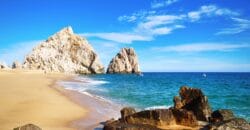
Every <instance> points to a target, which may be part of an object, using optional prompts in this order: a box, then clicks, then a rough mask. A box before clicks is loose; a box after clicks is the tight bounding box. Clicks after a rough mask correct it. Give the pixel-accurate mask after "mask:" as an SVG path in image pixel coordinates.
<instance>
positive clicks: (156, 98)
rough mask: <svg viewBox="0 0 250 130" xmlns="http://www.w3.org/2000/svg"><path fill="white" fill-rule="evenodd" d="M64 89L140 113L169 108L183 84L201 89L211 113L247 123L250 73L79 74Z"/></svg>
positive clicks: (65, 83) (249, 106)
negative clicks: (224, 112)
mask: <svg viewBox="0 0 250 130" xmlns="http://www.w3.org/2000/svg"><path fill="white" fill-rule="evenodd" d="M76 80H79V81H81V82H62V84H63V86H64V87H65V88H66V89H70V90H75V91H79V92H81V93H83V94H86V95H89V96H92V97H95V98H98V99H99V100H103V101H108V102H113V103H116V104H119V105H121V106H132V107H135V108H137V109H139V110H143V109H153V108H168V107H170V106H173V97H174V96H176V95H179V93H178V92H179V88H180V87H181V86H183V85H187V86H190V87H195V88H200V89H201V90H202V91H203V93H204V94H205V95H206V96H207V97H208V101H209V103H210V106H211V108H212V110H216V109H231V110H233V112H234V114H235V115H236V116H238V117H243V118H245V119H247V120H248V121H250V73H212V72H209V73H205V75H204V73H158V72H155V73H151V72H148V73H143V75H141V76H139V75H133V74H100V75H88V76H86V75H82V76H79V77H77V78H76Z"/></svg>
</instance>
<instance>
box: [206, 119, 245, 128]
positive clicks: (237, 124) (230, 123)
mask: <svg viewBox="0 0 250 130" xmlns="http://www.w3.org/2000/svg"><path fill="white" fill-rule="evenodd" d="M206 129H209V130H250V124H249V123H248V122H247V121H246V120H245V119H242V118H233V119H229V120H226V121H221V122H217V123H212V124H210V125H208V126H207V127H206Z"/></svg>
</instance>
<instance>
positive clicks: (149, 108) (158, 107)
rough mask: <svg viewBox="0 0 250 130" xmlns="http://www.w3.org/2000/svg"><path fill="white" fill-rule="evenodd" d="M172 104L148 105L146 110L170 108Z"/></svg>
mask: <svg viewBox="0 0 250 130" xmlns="http://www.w3.org/2000/svg"><path fill="white" fill-rule="evenodd" d="M170 107H171V105H168V106H167V105H162V106H152V107H147V108H145V110H153V109H168V108H170Z"/></svg>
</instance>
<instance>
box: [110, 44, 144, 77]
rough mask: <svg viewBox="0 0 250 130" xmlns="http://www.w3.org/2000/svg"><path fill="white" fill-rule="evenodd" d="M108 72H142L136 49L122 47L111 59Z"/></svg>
mask: <svg viewBox="0 0 250 130" xmlns="http://www.w3.org/2000/svg"><path fill="white" fill-rule="evenodd" d="M107 73H140V67H139V62H138V58H137V55H136V53H135V50H134V49H133V48H122V49H121V51H120V52H119V53H118V54H117V55H116V56H115V57H114V58H113V59H112V60H111V61H110V63H109V66H108V69H107Z"/></svg>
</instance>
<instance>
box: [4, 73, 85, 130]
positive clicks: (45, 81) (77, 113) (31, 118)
mask: <svg viewBox="0 0 250 130" xmlns="http://www.w3.org/2000/svg"><path fill="white" fill-rule="evenodd" d="M66 78H68V77H67V76H65V75H62V74H43V73H42V72H39V71H18V70H14V71H13V70H11V71H6V70H1V71H0V103H1V107H0V129H1V130H12V129H13V128H15V127H18V126H21V125H25V124H27V123H33V124H36V125H38V126H39V127H41V128H42V129H46V130H73V129H74V128H72V125H71V122H72V121H74V120H77V119H81V118H83V117H84V116H85V115H86V113H87V109H84V108H83V107H81V106H80V105H79V104H77V103H75V102H73V101H72V100H71V99H69V98H67V97H66V96H65V95H63V94H62V93H60V92H59V91H57V90H55V89H53V87H52V86H53V84H54V83H55V82H56V81H58V80H63V79H66Z"/></svg>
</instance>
